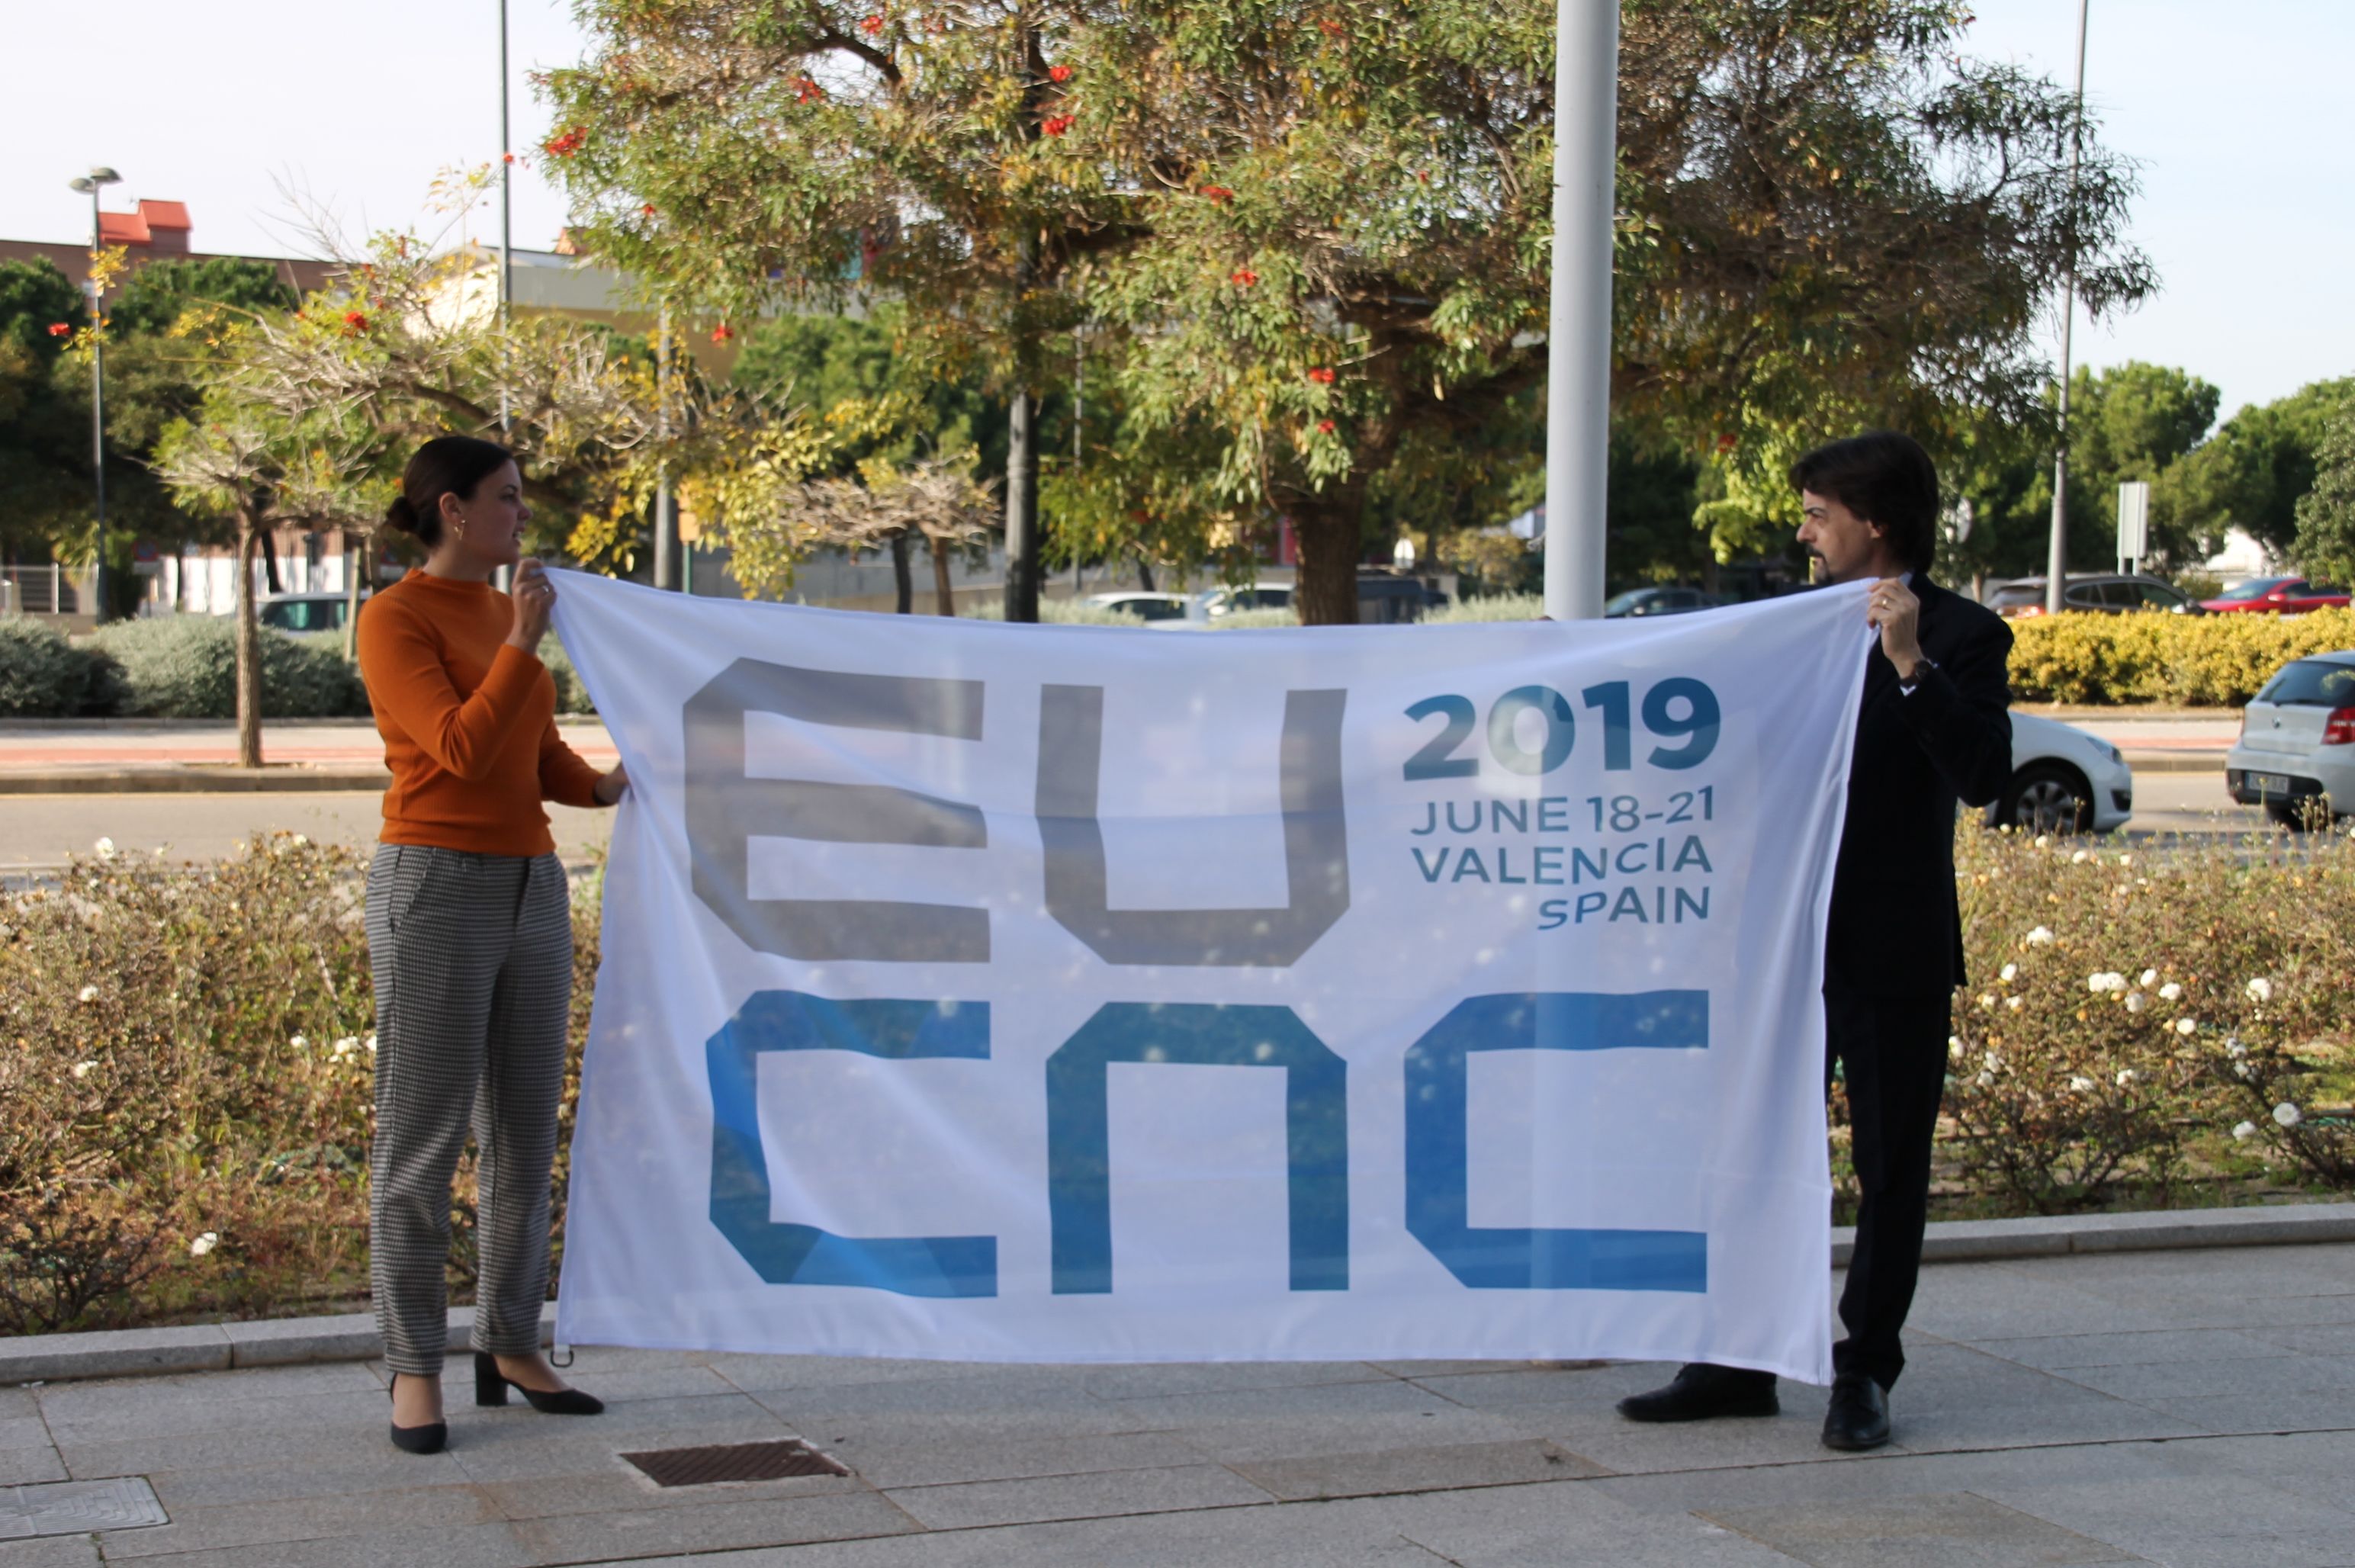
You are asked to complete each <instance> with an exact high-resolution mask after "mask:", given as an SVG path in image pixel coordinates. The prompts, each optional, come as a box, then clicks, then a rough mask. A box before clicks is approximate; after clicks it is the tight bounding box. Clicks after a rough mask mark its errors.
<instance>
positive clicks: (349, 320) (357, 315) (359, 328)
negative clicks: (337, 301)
mask: <svg viewBox="0 0 2355 1568" xmlns="http://www.w3.org/2000/svg"><path fill="white" fill-rule="evenodd" d="M367 331H368V313H367V312H366V311H358V310H347V311H346V312H344V336H346V337H358V336H361V335H362V334H364V333H366V332H367Z"/></svg>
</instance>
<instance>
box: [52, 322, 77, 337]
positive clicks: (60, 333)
mask: <svg viewBox="0 0 2355 1568" xmlns="http://www.w3.org/2000/svg"><path fill="white" fill-rule="evenodd" d="M72 332H73V323H71V322H69V321H53V322H51V323H49V336H51V337H65V336H70V335H71V333H72Z"/></svg>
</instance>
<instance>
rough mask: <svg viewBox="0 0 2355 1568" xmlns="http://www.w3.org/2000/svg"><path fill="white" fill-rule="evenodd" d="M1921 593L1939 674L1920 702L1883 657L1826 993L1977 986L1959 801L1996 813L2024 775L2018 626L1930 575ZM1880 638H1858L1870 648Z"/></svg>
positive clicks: (1863, 737) (1873, 670)
mask: <svg viewBox="0 0 2355 1568" xmlns="http://www.w3.org/2000/svg"><path fill="white" fill-rule="evenodd" d="M1913 593H1914V596H1915V597H1916V598H1918V599H1920V600H1921V602H1922V624H1921V634H1920V635H1921V642H1922V652H1923V655H1924V656H1926V657H1927V658H1928V659H1929V660H1930V661H1931V662H1932V664H1934V666H1935V668H1933V669H1926V670H1924V671H1923V672H1922V678H1921V680H1920V682H1919V683H1918V684H1917V685H1916V686H1915V688H1914V689H1913V693H1912V694H1911V695H1908V694H1907V693H1905V692H1903V691H1902V690H1900V689H1899V688H1898V685H1897V671H1896V669H1895V667H1892V666H1891V664H1890V662H1889V659H1888V657H1887V656H1885V655H1883V654H1882V653H1881V645H1880V644H1879V643H1877V642H1876V643H1874V644H1873V645H1872V649H1871V653H1870V656H1869V657H1868V659H1867V661H1866V665H1865V672H1864V706H1863V710H1862V712H1861V713H1860V714H1859V718H1858V720H1857V728H1856V755H1855V757H1854V759H1853V760H1852V761H1851V762H1850V763H1849V779H1848V822H1847V826H1846V827H1845V828H1844V829H1843V830H1842V832H1841V834H1840V847H1839V864H1838V869H1837V870H1836V871H1835V872H1834V874H1833V877H1832V911H1831V923H1830V926H1829V928H1828V933H1827V937H1826V942H1825V947H1824V981H1825V985H1826V986H1827V987H1840V988H1844V989H1847V990H1850V991H1857V992H1862V993H1864V994H1866V995H1870V996H1931V995H1938V994H1943V993H1945V992H1946V991H1949V990H1951V989H1952V988H1953V987H1956V986H1959V985H1961V984H1962V983H1963V929H1962V911H1961V907H1960V904H1959V902H1958V901H1957V900H1956V898H1955V802H1956V801H1957V800H1958V799H1959V800H1961V801H1963V802H1965V803H1966V804H1968V805H1987V803H1988V802H1989V801H1992V800H1993V799H1995V797H1996V796H1997V795H1999V794H2000V793H2002V790H2003V787H2004V784H2006V782H2007V781H2009V778H2010V777H2011V715H2010V712H2009V708H2010V704H2011V689H2010V686H2009V682H2008V679H2007V665H2008V663H2009V658H2010V655H2011V628H2009V626H2006V625H2005V624H2003V621H2002V620H2001V618H2000V617H1998V615H1996V613H1994V612H1993V611H1991V610H1988V609H1987V608H1986V607H1985V606H1983V605H1979V604H1974V603H1971V602H1970V601H1969V600H1967V599H1965V598H1963V597H1962V596H1961V595H1959V594H1956V593H1951V592H1947V591H1946V590H1945V589H1944V588H1941V587H1939V586H1938V585H1937V584H1936V583H1934V582H1933V581H1930V580H1929V578H1928V576H1927V575H1926V574H1923V573H1921V572H1916V573H1915V574H1914V576H1913ZM1866 635H1868V634H1867V632H1866V630H1865V629H1864V628H1863V627H1861V626H1859V628H1858V630H1857V637H1858V640H1859V641H1862V640H1863V639H1864V637H1865V636H1866Z"/></svg>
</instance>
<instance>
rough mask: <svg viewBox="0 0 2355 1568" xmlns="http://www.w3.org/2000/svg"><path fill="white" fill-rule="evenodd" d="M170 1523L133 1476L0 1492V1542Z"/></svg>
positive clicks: (150, 1490) (151, 1492)
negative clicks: (38, 1536)
mask: <svg viewBox="0 0 2355 1568" xmlns="http://www.w3.org/2000/svg"><path fill="white" fill-rule="evenodd" d="M170 1522H171V1520H168V1519H166V1518H165V1514H164V1508H163V1505H162V1504H161V1503H158V1502H157V1501H156V1500H155V1488H153V1487H151V1486H149V1485H148V1484H147V1483H146V1481H145V1480H144V1478H142V1477H138V1476H126V1477H122V1478H121V1479H118V1480H112V1481H51V1482H46V1483H44V1484H42V1485H39V1486H32V1487H0V1541H7V1540H11V1539H13V1540H17V1541H22V1540H24V1539H25V1538H26V1537H27V1536H34V1535H80V1534H83V1533H85V1532H86V1531H93V1530H137V1529H139V1528H141V1527H142V1526H144V1525H151V1524H168V1523H170Z"/></svg>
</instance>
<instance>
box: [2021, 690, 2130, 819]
mask: <svg viewBox="0 0 2355 1568" xmlns="http://www.w3.org/2000/svg"><path fill="white" fill-rule="evenodd" d="M2133 815H2134V770H2133V769H2132V768H2130V767H2128V766H2127V765H2126V758H2125V756H2124V755H2123V754H2121V753H2120V752H2119V751H2118V749H2117V748H2116V747H2115V746H2113V745H2111V744H2110V743H2109V742H2108V741H2105V740H2103V739H2102V738H2101V737H2100V736H2099V735H2089V734H2087V733H2086V732H2085V731H2083V730H2080V729H2078V728H2077V727H2076V726H2074V725H2073V724H2063V723H2062V722H2060V721H2059V720H2054V719H2040V718H2038V717H2037V716H2036V715H2035V714H2033V713H2014V714H2013V715H2012V716H2011V780H2010V782H2009V784H2005V785H2004V786H2003V793H2002V794H2001V795H1998V796H1996V799H1995V804H1994V805H1990V806H1988V807H1987V811H1986V813H1985V817H1986V821H1987V826H1988V827H2002V826H2004V825H2005V824H2007V823H2008V824H2009V825H2010V826H2011V827H2015V828H2017V829H2019V831H2021V832H2023V833H2082V832H2088V831H2090V832H2094V833H2108V832H2111V831H2112V830H2114V829H2115V828H2119V827H2124V826H2126V818H2127V817H2129V816H2133Z"/></svg>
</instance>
